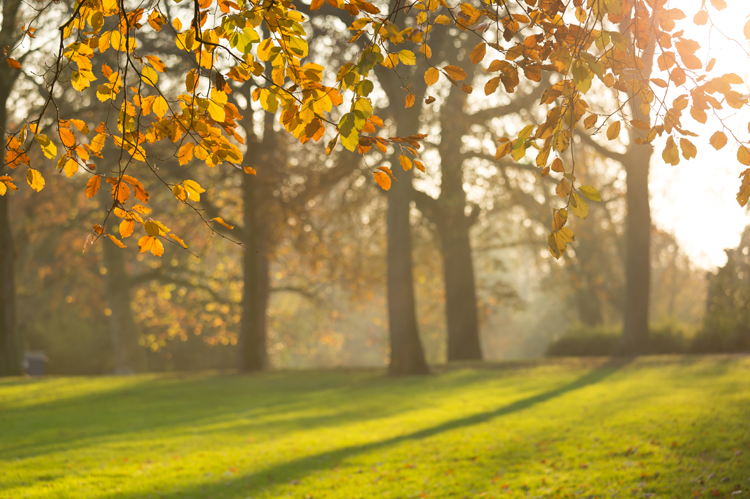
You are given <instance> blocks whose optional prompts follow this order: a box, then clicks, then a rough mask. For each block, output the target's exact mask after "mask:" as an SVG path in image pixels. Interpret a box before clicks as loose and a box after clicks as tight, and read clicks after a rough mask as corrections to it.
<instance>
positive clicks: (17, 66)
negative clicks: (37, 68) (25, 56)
mask: <svg viewBox="0 0 750 499" xmlns="http://www.w3.org/2000/svg"><path fill="white" fill-rule="evenodd" d="M5 62H7V63H8V66H10V67H12V68H15V69H21V63H20V62H18V61H17V60H15V59H13V58H12V57H8V58H7V59H5Z"/></svg>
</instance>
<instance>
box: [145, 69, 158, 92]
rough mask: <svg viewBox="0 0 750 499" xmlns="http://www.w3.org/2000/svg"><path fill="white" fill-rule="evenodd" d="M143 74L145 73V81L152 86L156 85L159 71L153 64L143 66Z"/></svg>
mask: <svg viewBox="0 0 750 499" xmlns="http://www.w3.org/2000/svg"><path fill="white" fill-rule="evenodd" d="M141 75H143V81H144V82H146V83H147V84H149V85H151V86H152V87H153V86H155V85H156V82H157V81H159V73H157V72H156V70H155V69H154V68H152V67H151V66H146V67H145V68H143V71H141Z"/></svg>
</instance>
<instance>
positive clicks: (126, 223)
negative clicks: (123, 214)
mask: <svg viewBox="0 0 750 499" xmlns="http://www.w3.org/2000/svg"><path fill="white" fill-rule="evenodd" d="M134 228H135V221H134V220H123V221H122V222H120V227H119V231H120V236H121V237H122V238H126V237H130V236H131V235H132V234H133V229H134Z"/></svg>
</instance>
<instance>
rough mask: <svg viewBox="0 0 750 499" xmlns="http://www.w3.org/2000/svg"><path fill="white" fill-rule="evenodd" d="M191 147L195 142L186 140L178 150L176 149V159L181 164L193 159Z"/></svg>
mask: <svg viewBox="0 0 750 499" xmlns="http://www.w3.org/2000/svg"><path fill="white" fill-rule="evenodd" d="M193 147H195V144H193V143H192V142H186V143H185V144H183V145H182V146H181V147H180V149H179V151H177V159H178V160H179V162H180V164H181V165H185V164H187V163H189V162H190V160H191V159H193Z"/></svg>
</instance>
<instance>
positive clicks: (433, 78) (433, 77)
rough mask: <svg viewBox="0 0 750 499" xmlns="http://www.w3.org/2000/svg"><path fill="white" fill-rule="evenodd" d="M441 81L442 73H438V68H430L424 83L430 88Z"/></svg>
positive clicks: (426, 72)
mask: <svg viewBox="0 0 750 499" xmlns="http://www.w3.org/2000/svg"><path fill="white" fill-rule="evenodd" d="M439 79H440V71H438V70H437V69H436V68H429V69H428V70H427V71H425V73H424V82H425V83H426V84H427V86H428V87H429V86H432V85H434V84H435V83H437V82H438V80H439Z"/></svg>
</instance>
